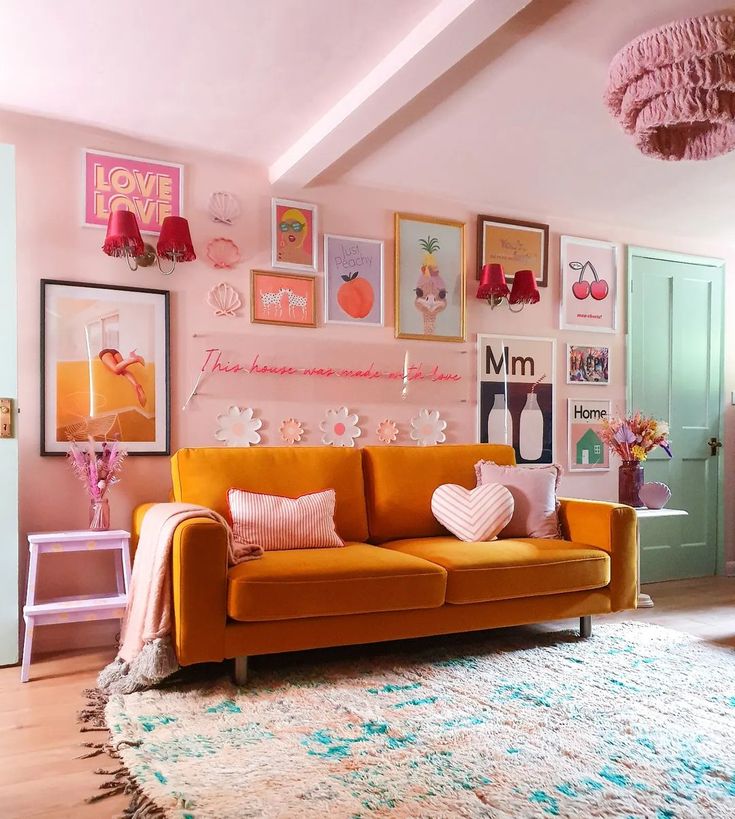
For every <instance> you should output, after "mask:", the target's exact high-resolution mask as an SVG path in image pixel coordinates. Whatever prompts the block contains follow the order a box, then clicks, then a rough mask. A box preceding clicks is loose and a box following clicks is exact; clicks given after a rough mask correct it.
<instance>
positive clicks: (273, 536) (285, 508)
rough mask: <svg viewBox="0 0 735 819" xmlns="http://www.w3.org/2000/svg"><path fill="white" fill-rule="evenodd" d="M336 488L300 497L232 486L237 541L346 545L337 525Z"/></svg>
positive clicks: (270, 545) (268, 545)
mask: <svg viewBox="0 0 735 819" xmlns="http://www.w3.org/2000/svg"><path fill="white" fill-rule="evenodd" d="M335 500H336V494H335V491H334V489H325V490H324V491H323V492H312V493H311V494H310V495H302V496H301V497H300V498H284V497H282V496H280V495H262V494H259V493H258V492H246V491H245V490H244V489H230V491H229V492H228V493H227V501H228V503H229V505H230V517H231V518H232V534H233V536H234V538H235V541H236V542H237V543H257V544H259V545H260V546H262V547H263V549H264V550H265V551H280V550H282V549H326V548H331V547H336V546H344V545H345V544H344V542H343V541H342V539H341V538H340V536H339V535H338V534H337V532H336V530H335V528H334V506H335Z"/></svg>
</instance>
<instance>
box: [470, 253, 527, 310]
mask: <svg viewBox="0 0 735 819" xmlns="http://www.w3.org/2000/svg"><path fill="white" fill-rule="evenodd" d="M477 298H478V299H483V300H485V299H487V303H488V304H489V305H490V309H491V310H494V309H495V308H496V307H497V306H498V305H500V304H502V303H503V299H506V300H507V302H508V307H509V308H510V311H511V312H512V313H520V312H521V310H523V306H524V305H526V304H536V303H537V302H538V301H540V299H541V294H540V293H539V292H538V286H537V285H536V276H535V275H534V273H533V270H518V271H516V274H515V276H514V277H513V286H512V288H510V289H509V288H508V283H507V282H506V280H505V271H504V270H503V265H502V264H486V265H483V267H482V272H481V273H480V284H479V286H478V288H477ZM515 305H519V306H518V307H517V308H516V309H515V310H514V309H513V307H514V306H515Z"/></svg>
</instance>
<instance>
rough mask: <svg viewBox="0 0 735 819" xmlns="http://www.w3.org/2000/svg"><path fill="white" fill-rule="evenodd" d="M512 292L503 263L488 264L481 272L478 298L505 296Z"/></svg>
mask: <svg viewBox="0 0 735 819" xmlns="http://www.w3.org/2000/svg"><path fill="white" fill-rule="evenodd" d="M509 293H510V290H509V289H508V284H507V282H506V281H505V271H504V270H503V265H502V264H486V265H483V267H482V272H481V273H480V284H479V285H478V287H477V298H478V299H490V298H493V297H496V298H503V297H507V296H508V295H509Z"/></svg>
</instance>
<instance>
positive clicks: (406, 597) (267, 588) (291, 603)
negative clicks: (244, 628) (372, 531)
mask: <svg viewBox="0 0 735 819" xmlns="http://www.w3.org/2000/svg"><path fill="white" fill-rule="evenodd" d="M446 585H447V573H446V571H445V570H444V569H443V568H442V567H441V566H438V565H437V564H436V563H429V562H427V561H426V560H421V559H420V558H417V557H414V556H413V555H410V554H402V553H401V552H399V551H391V550H390V549H381V548H380V547H379V546H370V545H368V544H366V543H348V544H347V545H346V546H345V547H344V548H343V549H309V550H306V551H282V552H266V553H265V554H264V555H263V557H262V558H261V559H260V560H252V561H250V562H248V563H241V564H240V565H239V566H235V567H234V568H232V569H230V572H229V575H228V583H227V613H228V615H229V616H230V617H232V618H233V619H234V620H242V621H254V620H288V619H294V618H300V617H320V616H324V615H337V614H366V613H368V612H376V611H400V610H405V609H426V608H435V607H438V606H441V605H442V604H443V603H444V594H445V591H446ZM335 628H339V626H338V625H337V624H335ZM337 642H338V641H337ZM335 644H336V643H335Z"/></svg>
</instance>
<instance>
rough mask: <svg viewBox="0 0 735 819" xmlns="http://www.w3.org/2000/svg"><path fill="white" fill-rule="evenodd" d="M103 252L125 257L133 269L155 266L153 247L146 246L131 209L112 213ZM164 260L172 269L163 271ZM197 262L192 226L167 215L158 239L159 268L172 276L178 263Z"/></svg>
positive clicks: (156, 257) (182, 219)
mask: <svg viewBox="0 0 735 819" xmlns="http://www.w3.org/2000/svg"><path fill="white" fill-rule="evenodd" d="M102 250H104V252H105V253H106V254H107V255H108V256H114V257H115V258H120V257H124V258H125V260H126V261H127V263H128V267H129V268H130V269H131V270H137V269H138V267H148V266H149V265H151V264H152V263H153V258H152V255H153V254H152V250H153V248H152V247H151V246H150V245H148V244H146V245H144V244H143V239H142V237H141V235H140V228H139V227H138V220H137V219H136V218H135V214H134V213H133V212H132V211H130V210H113V211H111V212H110V217H109V219H108V220H107V236H106V237H105V243H104V244H103V245H102ZM161 259H167V260H168V261H170V262H171V267H170V268H169V269H168V270H164V268H163V266H162V265H161ZM194 259H196V253H195V252H194V245H193V244H192V241H191V233H190V232H189V223H188V222H187V221H186V219H184V217H183V216H167V217H166V218H165V219H164V220H163V223H162V225H161V234H160V236H159V237H158V245H157V246H156V255H155V260H156V262H157V263H158V269H159V270H160V271H161V273H163V274H164V275H165V276H170V275H171V273H173V272H174V270H175V268H176V264H177V263H178V262H193V261H194Z"/></svg>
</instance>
